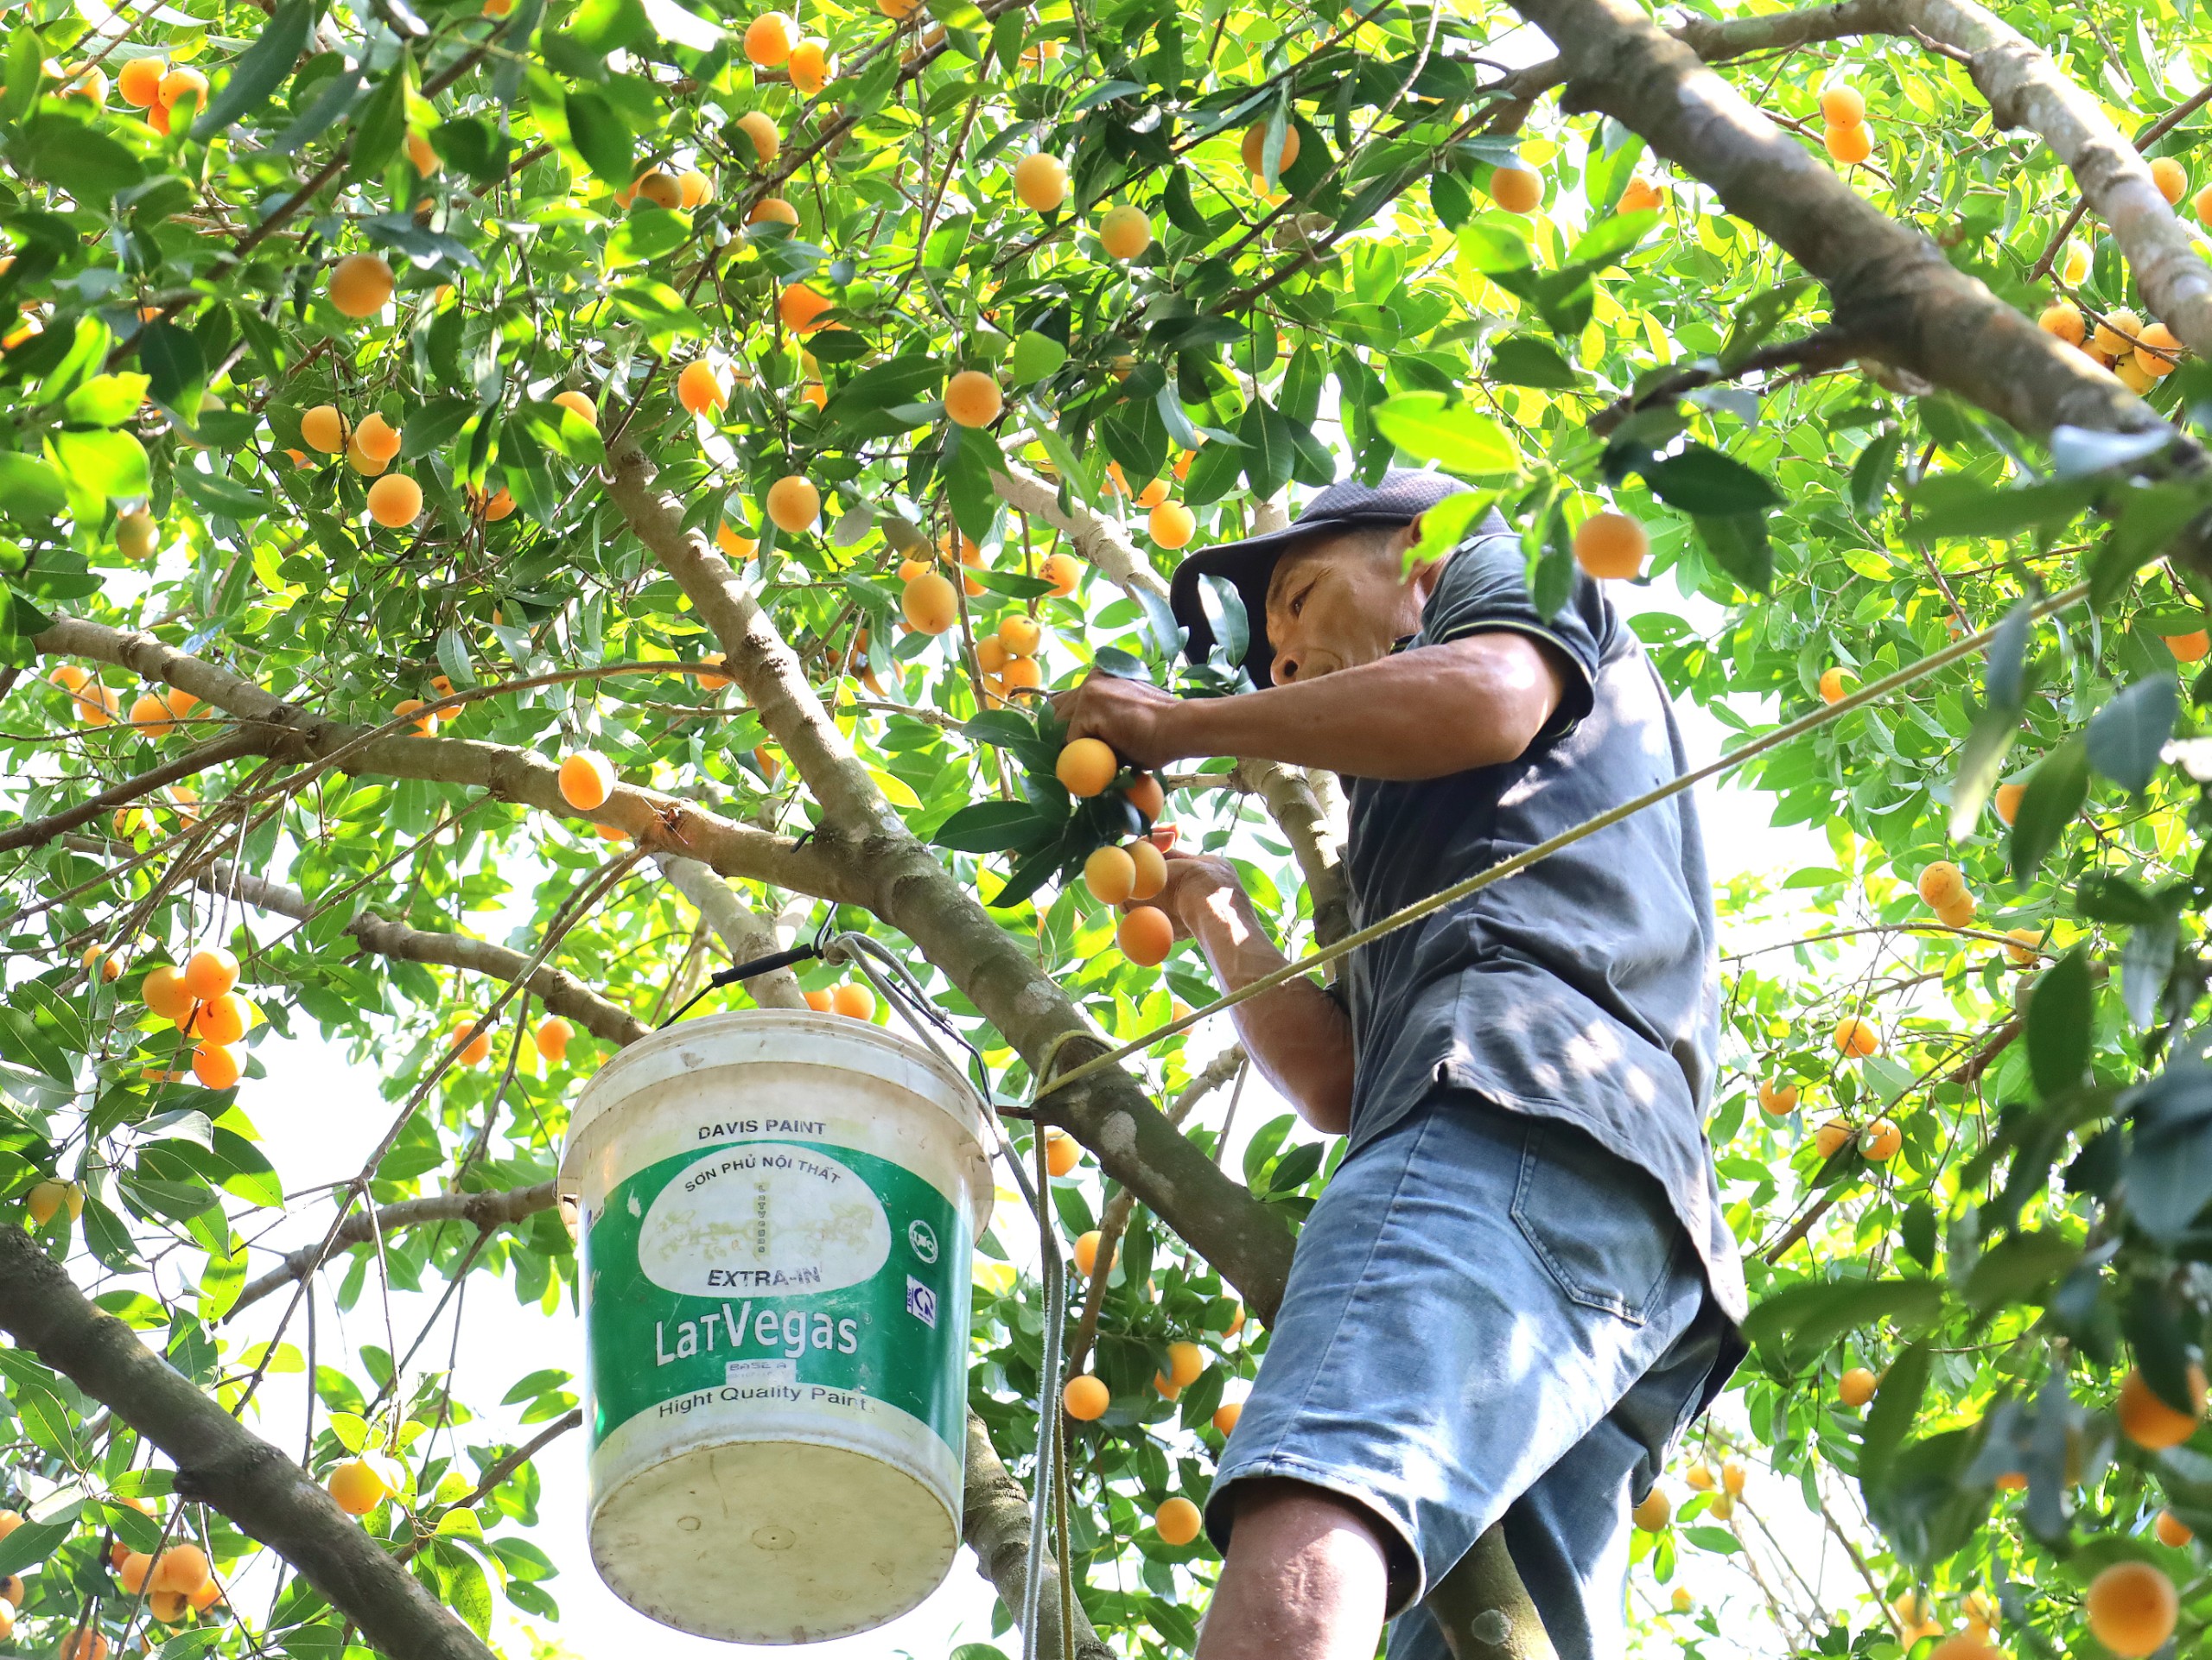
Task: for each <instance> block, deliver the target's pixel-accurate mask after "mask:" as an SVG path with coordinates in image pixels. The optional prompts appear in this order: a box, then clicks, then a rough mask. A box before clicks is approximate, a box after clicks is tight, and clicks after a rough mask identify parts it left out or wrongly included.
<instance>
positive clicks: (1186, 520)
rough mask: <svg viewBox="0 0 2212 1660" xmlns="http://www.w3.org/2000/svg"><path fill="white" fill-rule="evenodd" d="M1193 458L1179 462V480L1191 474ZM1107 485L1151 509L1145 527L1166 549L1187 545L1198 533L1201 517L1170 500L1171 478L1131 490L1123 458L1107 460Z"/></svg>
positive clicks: (1180, 458) (1177, 473)
mask: <svg viewBox="0 0 2212 1660" xmlns="http://www.w3.org/2000/svg"><path fill="white" fill-rule="evenodd" d="M1190 470H1191V458H1190V456H1189V455H1183V456H1180V457H1179V458H1178V459H1177V461H1176V462H1175V468H1174V471H1175V476H1176V477H1177V478H1178V479H1181V478H1184V477H1185V476H1187V475H1188V474H1189V473H1190ZM1106 487H1107V488H1108V490H1109V491H1110V492H1112V493H1114V494H1115V495H1117V496H1127V497H1128V498H1130V499H1131V500H1132V501H1133V502H1134V503H1135V505H1136V506H1139V507H1143V508H1147V509H1148V510H1149V511H1148V512H1147V514H1146V517H1145V529H1146V530H1147V531H1149V532H1150V533H1151V536H1152V539H1153V540H1154V541H1155V542H1157V543H1158V544H1160V546H1161V547H1163V548H1167V549H1171V550H1172V549H1175V548H1180V547H1184V546H1185V545H1187V544H1189V542H1190V540H1191V538H1192V537H1193V536H1195V535H1197V534H1198V515H1197V514H1196V513H1194V512H1192V511H1191V510H1190V509H1189V508H1188V507H1185V506H1184V505H1183V504H1182V503H1181V502H1179V501H1170V500H1169V499H1167V480H1165V479H1154V480H1152V481H1151V482H1150V483H1149V484H1147V485H1146V486H1145V487H1144V488H1143V489H1141V490H1131V489H1130V488H1129V480H1128V475H1127V474H1124V473H1123V472H1122V464H1121V462H1119V461H1109V462H1107V463H1106Z"/></svg>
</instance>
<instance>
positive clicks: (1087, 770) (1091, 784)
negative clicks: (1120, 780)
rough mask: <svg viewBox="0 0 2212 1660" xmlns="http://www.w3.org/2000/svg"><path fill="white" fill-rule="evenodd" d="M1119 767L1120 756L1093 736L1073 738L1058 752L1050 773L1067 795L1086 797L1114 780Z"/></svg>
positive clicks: (1093, 794) (1094, 793) (1096, 792)
mask: <svg viewBox="0 0 2212 1660" xmlns="http://www.w3.org/2000/svg"><path fill="white" fill-rule="evenodd" d="M1121 770H1122V763H1121V760H1120V758H1119V757H1117V756H1116V754H1114V752H1113V750H1112V749H1111V748H1110V747H1109V746H1108V745H1106V744H1105V743H1104V742H1103V741H1100V740H1099V739H1096V738H1077V739H1076V740H1075V741H1073V742H1072V743H1070V744H1069V745H1068V746H1067V747H1065V748H1064V749H1062V750H1061V751H1060V755H1059V759H1058V760H1057V761H1056V762H1054V763H1053V766H1052V776H1053V777H1055V778H1057V779H1059V781H1060V783H1061V785H1062V786H1063V787H1065V789H1066V791H1067V792H1068V793H1069V794H1070V795H1071V796H1076V797H1078V798H1089V797H1091V796H1095V795H1096V794H1098V793H1099V792H1101V791H1102V790H1103V789H1104V788H1105V787H1106V786H1107V785H1109V784H1111V783H1112V782H1113V781H1114V775H1115V774H1116V773H1118V772H1120V771H1121Z"/></svg>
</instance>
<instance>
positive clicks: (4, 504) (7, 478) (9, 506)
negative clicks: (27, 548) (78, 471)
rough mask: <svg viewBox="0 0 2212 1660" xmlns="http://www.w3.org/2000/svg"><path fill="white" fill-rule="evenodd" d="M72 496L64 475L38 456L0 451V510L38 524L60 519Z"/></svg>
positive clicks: (18, 521)
mask: <svg viewBox="0 0 2212 1660" xmlns="http://www.w3.org/2000/svg"><path fill="white" fill-rule="evenodd" d="M68 499H69V494H68V492H67V490H65V489H64V488H63V487H62V485H61V475H60V474H58V473H56V472H55V471H54V469H53V468H52V467H48V465H47V464H46V463H45V462H44V461H41V460H39V459H38V457H36V456H35V455H16V454H12V453H9V452H6V451H0V513H5V514H6V515H7V516H8V517H10V518H13V519H15V520H16V522H17V523H18V524H22V525H35V524H39V523H41V522H42V521H44V520H46V519H50V518H58V517H59V516H60V512H61V509H62V508H63V507H64V506H66V505H67V502H68Z"/></svg>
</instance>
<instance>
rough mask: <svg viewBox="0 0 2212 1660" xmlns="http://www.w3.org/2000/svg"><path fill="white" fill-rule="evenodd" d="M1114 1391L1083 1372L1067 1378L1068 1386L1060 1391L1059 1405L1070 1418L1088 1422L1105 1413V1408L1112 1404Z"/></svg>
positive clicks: (1099, 1380)
mask: <svg viewBox="0 0 2212 1660" xmlns="http://www.w3.org/2000/svg"><path fill="white" fill-rule="evenodd" d="M1113 1401H1114V1392H1113V1391H1112V1390H1109V1389H1108V1388H1107V1387H1106V1385H1105V1383H1104V1382H1103V1380H1102V1379H1100V1378H1096V1377H1092V1376H1091V1375H1090V1373H1089V1372H1083V1373H1080V1374H1078V1375H1077V1376H1076V1377H1071V1378H1069V1379H1068V1386H1067V1387H1066V1388H1065V1389H1064V1390H1061V1391H1060V1405H1061V1406H1062V1407H1064V1408H1065V1409H1066V1411H1067V1415H1068V1416H1069V1417H1071V1418H1074V1419H1077V1420H1078V1421H1082V1422H1084V1423H1090V1422H1093V1421H1096V1420H1097V1419H1099V1418H1103V1417H1104V1416H1105V1415H1106V1409H1107V1408H1108V1407H1109V1406H1110V1405H1112V1404H1113Z"/></svg>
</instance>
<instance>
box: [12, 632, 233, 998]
mask: <svg viewBox="0 0 2212 1660" xmlns="http://www.w3.org/2000/svg"><path fill="white" fill-rule="evenodd" d="M47 679H48V681H49V682H51V683H52V684H54V685H56V686H59V687H60V688H61V690H63V691H65V692H67V694H68V696H69V702H70V705H71V707H73V709H75V710H76V712H77V716H78V718H79V719H80V720H82V721H83V722H85V724H86V726H113V725H115V724H116V723H117V722H118V721H121V720H123V719H124V714H123V700H122V698H121V697H119V696H118V695H117V694H116V692H115V690H113V689H112V688H111V687H109V686H107V685H105V684H102V683H101V682H100V680H99V678H98V677H96V676H95V675H94V674H93V673H92V671H91V670H90V669H87V668H86V667H85V666H84V665H81V664H78V663H63V664H60V665H57V666H56V667H55V668H54V670H53V671H52V672H51V673H49V674H48V676H47ZM199 707H200V700H199V699H198V698H197V697H195V696H193V695H192V694H191V693H190V692H188V691H186V690H182V689H181V688H179V687H175V686H170V687H165V688H163V689H162V690H159V691H144V692H141V693H140V694H139V695H138V696H137V698H135V699H134V700H133V701H132V703H131V705H130V717H129V720H130V728H131V729H132V730H133V731H136V732H139V733H142V734H143V735H145V736H147V737H149V738H166V737H168V735H169V734H170V733H172V732H174V731H175V730H176V729H177V726H178V723H179V722H183V721H188V720H190V719H191V718H192V711H193V710H194V709H197V708H199ZM110 977H111V978H112V977H113V976H110Z"/></svg>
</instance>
